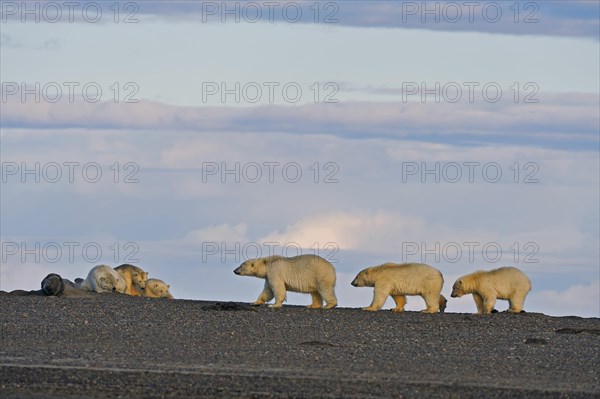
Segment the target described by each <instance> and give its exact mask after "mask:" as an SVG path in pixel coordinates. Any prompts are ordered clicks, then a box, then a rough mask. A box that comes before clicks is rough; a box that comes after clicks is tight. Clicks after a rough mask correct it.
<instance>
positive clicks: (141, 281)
mask: <svg viewBox="0 0 600 399" xmlns="http://www.w3.org/2000/svg"><path fill="white" fill-rule="evenodd" d="M131 280H132V281H133V283H134V284H137V285H138V286H139V287H140V288H146V281H147V280H148V272H143V271H137V270H134V271H133V272H132V273H131Z"/></svg>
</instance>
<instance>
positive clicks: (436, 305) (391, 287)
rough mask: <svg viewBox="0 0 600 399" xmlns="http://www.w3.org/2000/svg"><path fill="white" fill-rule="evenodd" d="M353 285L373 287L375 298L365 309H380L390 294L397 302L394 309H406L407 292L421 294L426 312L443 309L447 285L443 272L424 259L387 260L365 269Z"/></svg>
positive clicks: (396, 310) (401, 310) (398, 310)
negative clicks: (395, 261)
mask: <svg viewBox="0 0 600 399" xmlns="http://www.w3.org/2000/svg"><path fill="white" fill-rule="evenodd" d="M352 285H353V286H354V287H373V302H371V305H370V306H367V307H366V308H363V310H370V311H376V310H379V309H381V307H382V306H383V305H384V303H385V300H386V299H387V297H388V296H390V295H391V296H392V299H394V302H396V308H395V309H394V310H393V311H394V312H403V311H404V305H406V295H420V296H421V297H422V298H423V299H424V300H425V304H426V305H427V308H426V309H424V310H422V312H425V313H436V312H438V311H440V312H443V311H444V309H446V298H444V296H443V295H441V294H440V292H441V291H442V286H443V285H444V278H443V276H442V273H441V272H440V271H439V270H437V269H435V268H433V267H431V266H429V265H426V264H423V263H401V264H397V263H384V264H383V265H379V266H373V267H368V268H366V269H364V270H362V271H361V272H360V273H358V275H357V276H356V278H355V279H354V280H353V281H352Z"/></svg>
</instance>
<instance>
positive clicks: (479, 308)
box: [473, 292, 483, 314]
mask: <svg viewBox="0 0 600 399" xmlns="http://www.w3.org/2000/svg"><path fill="white" fill-rule="evenodd" d="M473 300H474V301H475V306H476V307H477V314H483V298H482V297H481V295H479V294H478V293H476V292H474V293H473Z"/></svg>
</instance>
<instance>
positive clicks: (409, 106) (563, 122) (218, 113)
mask: <svg viewBox="0 0 600 399" xmlns="http://www.w3.org/2000/svg"><path fill="white" fill-rule="evenodd" d="M16 97H18V96H10V97H9V98H8V100H7V102H6V103H5V104H3V118H2V126H3V127H4V128H36V129H49V128H71V129H72V128H88V129H147V130H148V129H149V130H156V129H175V130H191V131H201V132H206V131H221V132H224V133H226V132H262V133H269V132H271V133H279V132H286V133H303V134H333V135H340V136H344V137H361V138H366V137H372V138H376V137H385V138H396V139H400V138H419V139H425V138H427V139H428V140H431V139H436V140H440V141H445V140H448V138H452V140H453V141H454V142H457V141H458V142H460V141H464V140H468V141H471V142H477V140H482V141H484V140H487V141H491V142H504V143H506V142H516V143H536V144H542V145H543V144H544V143H545V144H546V145H555V146H564V145H565V144H567V143H568V145H571V146H573V145H578V143H579V145H580V146H585V147H586V148H589V146H590V145H593V143H596V142H597V140H598V137H597V131H598V129H599V128H600V125H599V124H600V121H599V120H598V117H597V105H598V98H597V96H595V95H583V94H582V95H565V96H557V95H548V96H545V97H543V98H542V99H541V100H540V103H539V104H514V103H512V102H511V101H508V100H507V101H503V102H498V103H495V104H489V103H485V102H483V103H481V102H480V103H466V104H464V103H461V104H450V103H426V104H422V103H420V102H417V103H415V102H407V103H398V102H381V103H364V102H354V103H352V102H349V103H344V104H311V105H302V106H280V105H267V106H257V107H250V108H235V107H178V106H172V105H165V104H161V103H156V102H150V101H142V102H140V103H138V104H116V103H111V102H104V103H97V104H91V103H87V102H83V101H80V102H76V103H72V104H70V103H68V102H67V103H65V102H59V103H55V104H50V103H47V102H39V103H35V102H29V103H24V102H21V101H20V99H18V98H16ZM180 152H181V151H180ZM164 156H165V160H167V161H168V160H169V155H168V154H164ZM188 156H189V155H188Z"/></svg>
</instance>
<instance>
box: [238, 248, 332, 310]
mask: <svg viewBox="0 0 600 399" xmlns="http://www.w3.org/2000/svg"><path fill="white" fill-rule="evenodd" d="M233 272H234V273H235V274H237V275H238V276H254V277H258V278H263V279H265V286H264V289H263V290H262V292H261V293H260V295H259V296H258V299H257V300H256V301H255V302H254V303H253V304H254V305H262V304H264V303H266V302H269V301H270V300H271V299H273V298H275V303H274V304H272V305H269V307H272V308H280V307H281V306H282V304H283V301H285V300H286V290H287V291H291V292H302V293H309V294H310V295H311V296H312V303H311V304H310V305H309V306H308V307H309V308H312V309H318V308H322V307H323V300H325V302H326V306H325V308H326V309H331V308H334V307H335V306H337V298H336V296H335V291H334V286H335V280H336V274H335V269H334V267H333V265H332V264H331V263H329V262H328V261H327V260H325V259H323V258H321V257H320V256H317V255H300V256H294V257H291V258H285V257H283V256H268V257H264V258H257V259H250V260H247V261H245V262H244V263H242V264H241V265H240V267H238V268H237V269H235V270H234V271H233Z"/></svg>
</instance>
